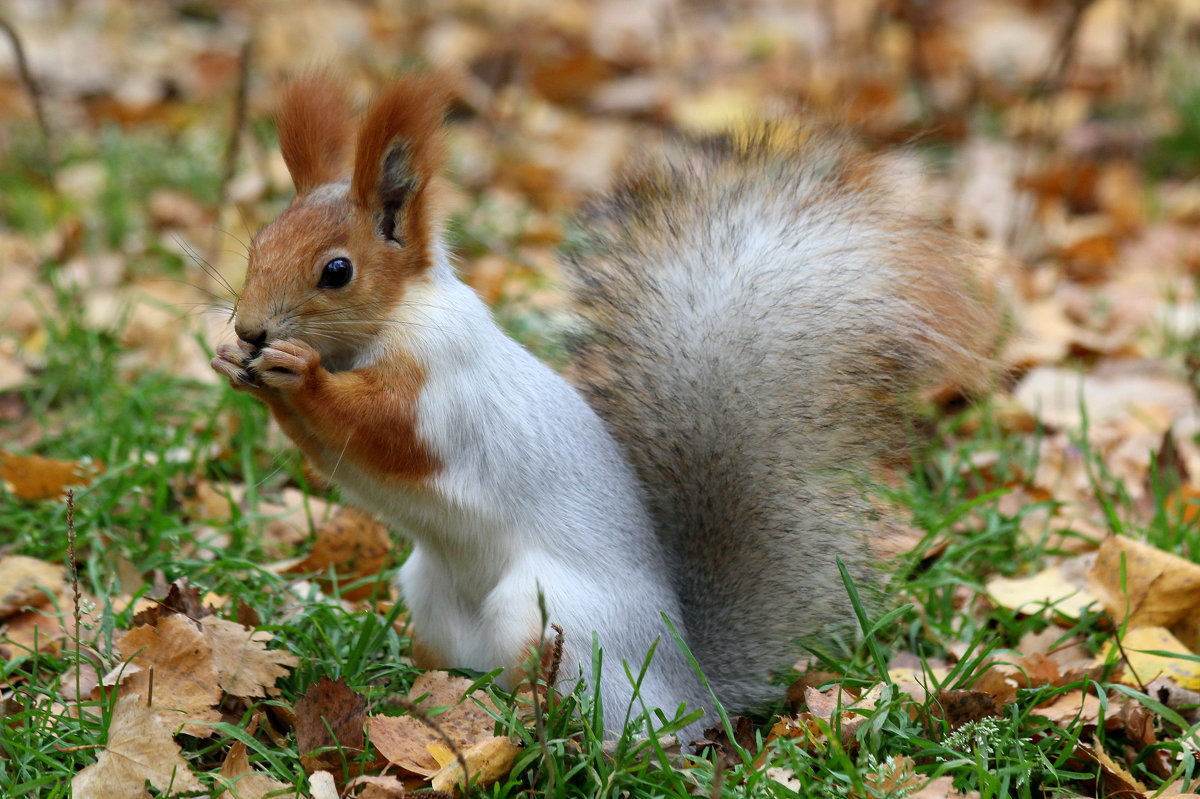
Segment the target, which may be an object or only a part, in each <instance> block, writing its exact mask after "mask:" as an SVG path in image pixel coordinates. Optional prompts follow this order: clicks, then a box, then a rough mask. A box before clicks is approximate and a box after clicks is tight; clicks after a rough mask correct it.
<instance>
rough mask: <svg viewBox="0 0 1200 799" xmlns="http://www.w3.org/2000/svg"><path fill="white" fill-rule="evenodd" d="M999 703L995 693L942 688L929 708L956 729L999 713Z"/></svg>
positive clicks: (951, 727)
mask: <svg viewBox="0 0 1200 799" xmlns="http://www.w3.org/2000/svg"><path fill="white" fill-rule="evenodd" d="M1000 704H1001V703H1000V701H999V700H998V699H997V697H996V695H995V694H992V693H990V692H988V691H967V690H946V689H942V690H941V691H938V695H937V701H936V702H935V703H934V704H933V706H932V708H931V709H932V711H933V715H934V716H936V717H937V718H940V719H944V720H945V721H946V723H947V724H949V725H950V729H952V730H956V729H958V728H959V727H961V726H962V725H964V724H967V723H969V722H972V721H979V720H980V719H985V718H987V717H989V716H998V715H1000V713H1001V711H1000Z"/></svg>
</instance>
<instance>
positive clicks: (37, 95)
mask: <svg viewBox="0 0 1200 799" xmlns="http://www.w3.org/2000/svg"><path fill="white" fill-rule="evenodd" d="M0 29H3V30H4V32H5V33H6V34H7V35H8V39H9V41H10V42H12V48H13V55H15V56H16V59H17V72H18V73H19V74H20V76H21V84H22V85H23V86H24V87H25V91H26V92H27V93H28V94H29V102H30V103H32V104H33V115H34V117H35V118H36V119H37V124H38V129H39V130H40V131H41V133H42V145H43V146H44V147H45V148H46V169H47V175H46V177H47V178H48V179H49V181H50V187H51V188H52V189H54V190H55V191H57V188H56V187H55V182H54V141H53V137H52V136H51V135H50V123H49V122H48V121H47V119H46V107H45V105H44V104H43V103H42V92H41V89H39V88H38V84H37V81H36V80H34V79H33V72H32V71H31V70H30V69H29V60H28V59H27V58H26V57H25V46H24V45H23V44H21V37H20V36H19V35H18V34H17V29H16V28H14V27H13V26H12V24H11V23H10V22H9V21H8V20H7V19H5V18H4V17H0Z"/></svg>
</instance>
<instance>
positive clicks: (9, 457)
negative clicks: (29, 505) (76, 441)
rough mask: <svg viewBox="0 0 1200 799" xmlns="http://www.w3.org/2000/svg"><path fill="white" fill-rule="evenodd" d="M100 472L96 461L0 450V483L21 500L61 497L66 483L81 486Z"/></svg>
mask: <svg viewBox="0 0 1200 799" xmlns="http://www.w3.org/2000/svg"><path fill="white" fill-rule="evenodd" d="M102 471H104V467H103V466H102V465H100V464H98V463H87V462H84V461H59V460H54V459H53V458H43V457H41V456H40V455H13V454H11V453H8V452H0V484H2V485H5V486H6V487H7V489H8V490H9V491H11V492H12V493H13V494H16V495H17V496H18V497H20V498H21V499H28V500H36V499H54V498H56V497H61V496H64V495H65V493H66V489H67V488H68V487H69V486H85V485H87V484H88V483H90V482H91V481H92V478H93V477H94V476H95V475H96V474H98V473H100V472H102Z"/></svg>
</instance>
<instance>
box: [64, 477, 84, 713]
mask: <svg viewBox="0 0 1200 799" xmlns="http://www.w3.org/2000/svg"><path fill="white" fill-rule="evenodd" d="M67 556H68V557H69V558H70V559H71V588H72V589H73V594H74V596H73V598H74V602H75V608H74V611H75V612H74V617H75V701H76V702H77V703H78V704H79V718H81V719H82V718H83V696H82V688H83V685H82V675H81V674H80V666H82V664H83V642H82V640H81V639H80V635H79V629H80V627H82V626H83V624H82V623H83V618H82V617H83V611H82V610H81V609H80V603H81V602H82V599H81V596H80V591H79V561H78V560H77V558H76V554H75V489H73V488H72V489H67Z"/></svg>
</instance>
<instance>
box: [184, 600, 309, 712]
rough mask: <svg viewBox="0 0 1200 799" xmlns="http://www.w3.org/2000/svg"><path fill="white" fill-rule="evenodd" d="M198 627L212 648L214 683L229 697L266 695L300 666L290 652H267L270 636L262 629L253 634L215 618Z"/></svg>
mask: <svg viewBox="0 0 1200 799" xmlns="http://www.w3.org/2000/svg"><path fill="white" fill-rule="evenodd" d="M200 626H201V628H202V629H203V631H204V638H205V640H207V641H208V644H209V646H210V647H212V657H213V664H214V665H215V667H216V670H217V683H218V684H219V685H220V686H221V688H222V689H223V690H224V691H225V693H227V694H230V695H231V696H244V697H250V696H265V695H266V692H267V691H268V690H269V689H271V688H272V687H274V685H275V680H277V679H279V678H280V677H284V676H286V675H287V673H288V672H287V670H288V669H289V668H295V667H296V666H297V665H299V663H300V660H299V658H297V657H296V656H295V655H293V654H292V653H291V652H284V651H281V650H277V649H267V643H268V642H269V641H270V640H271V634H270V633H269V632H266V631H265V630H258V631H254V630H251V629H248V628H246V627H244V626H242V625H241V624H238V623H237V622H233V621H227V620H225V619H218V618H217V617H216V616H206V617H205V618H204V619H203V620H202V621H201V622H200Z"/></svg>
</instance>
